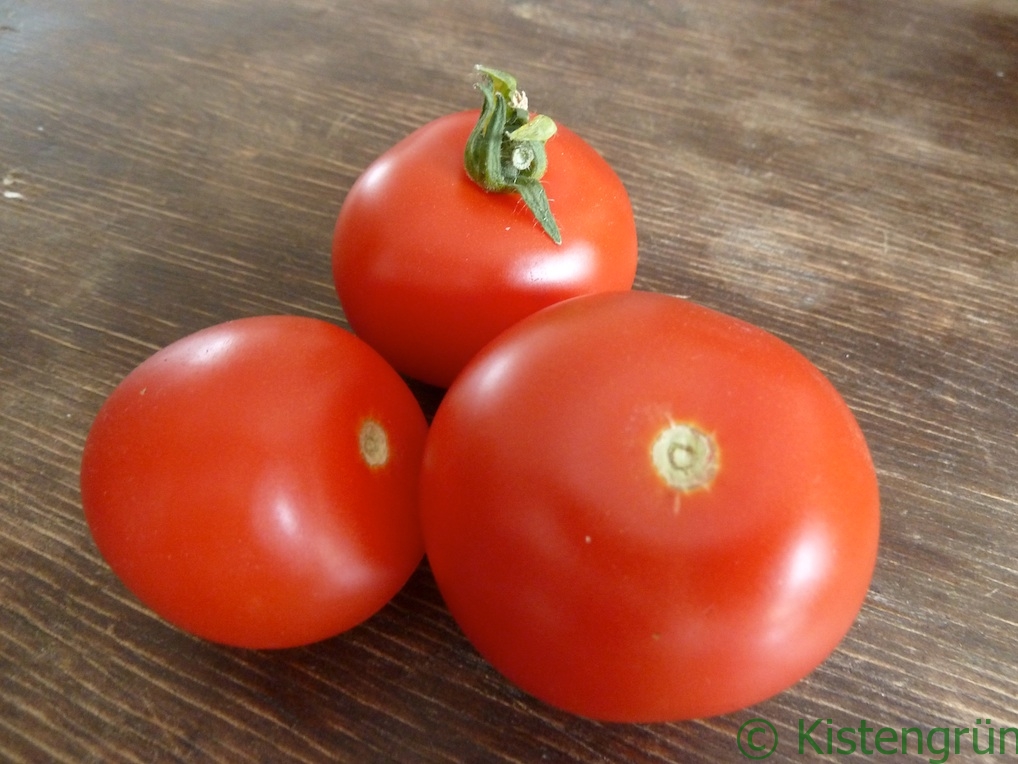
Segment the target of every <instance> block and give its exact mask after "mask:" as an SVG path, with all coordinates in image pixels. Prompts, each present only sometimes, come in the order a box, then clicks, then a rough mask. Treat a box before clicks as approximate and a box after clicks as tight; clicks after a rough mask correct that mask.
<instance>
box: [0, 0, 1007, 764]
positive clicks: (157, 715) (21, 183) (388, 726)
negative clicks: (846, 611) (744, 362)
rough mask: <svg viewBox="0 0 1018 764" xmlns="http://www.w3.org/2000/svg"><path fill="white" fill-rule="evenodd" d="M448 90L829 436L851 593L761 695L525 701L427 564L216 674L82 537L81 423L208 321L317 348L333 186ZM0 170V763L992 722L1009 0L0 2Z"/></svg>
mask: <svg viewBox="0 0 1018 764" xmlns="http://www.w3.org/2000/svg"><path fill="white" fill-rule="evenodd" d="M475 63H487V64H489V65H492V66H499V67H502V68H505V69H508V70H510V71H512V72H513V73H515V74H516V75H517V76H518V77H519V79H520V81H521V84H522V85H523V86H524V88H525V89H526V90H527V91H528V93H529V94H530V96H531V103H532V104H533V105H534V106H535V107H536V108H538V109H539V110H541V111H543V112H545V113H548V114H549V115H551V116H552V117H554V118H555V119H556V120H558V121H559V122H561V123H562V124H566V125H568V126H569V127H571V128H572V129H573V130H574V131H576V132H578V133H580V134H581V135H582V136H584V137H585V138H586V139H587V140H588V141H589V142H590V143H592V144H593V145H594V146H596V147H597V148H598V149H599V150H600V151H601V152H602V153H603V154H604V156H605V157H606V158H607V159H608V160H609V161H610V162H611V163H612V165H613V166H614V167H615V168H616V170H617V172H618V173H619V175H620V176H621V177H622V179H623V180H624V182H625V183H626V185H627V187H628V189H629V192H630V195H631V197H632V201H633V205H634V209H635V214H636V216H637V221H638V230H639V235H640V248H641V261H640V266H639V272H638V277H637V287H639V288H641V289H651V290H658V291H663V292H669V293H674V294H680V295H684V296H688V297H690V298H691V299H694V300H696V301H698V302H701V303H703V304H706V305H709V306H711V307H714V308H717V309H720V310H723V311H726V312H728V313H731V314H734V315H737V316H739V317H741V318H744V319H747V320H750V321H752V322H754V323H757V324H759V325H761V326H763V327H765V328H767V329H769V330H770V331H772V332H774V333H775V334H777V335H779V336H780V337H782V338H784V339H785V340H787V341H788V342H790V343H791V344H792V345H794V346H795V347H796V348H798V349H799V350H800V351H802V352H803V353H804V354H805V355H806V356H807V357H809V358H810V359H811V360H813V361H814V362H815V363H816V364H817V365H818V366H819V367H820V368H821V369H822V370H823V371H824V372H825V373H826V374H827V375H828V376H829V377H830V378H831V380H832V381H833V382H834V383H835V385H836V386H837V387H838V388H839V389H840V390H841V392H842V393H843V395H844V396H845V398H846V399H847V401H848V402H849V404H850V405H851V406H852V408H853V409H854V411H855V413H856V415H857V417H858V419H859V421H860V423H861V425H862V427H863V429H864V431H865V433H866V436H867V438H868V441H869V443H870V446H871V449H872V452H873V456H874V459H875V462H876V464H877V467H878V471H879V477H880V480H881V487H882V501H883V524H882V541H881V553H880V558H879V563H878V567H877V571H876V575H875V578H874V581H873V586H872V591H871V594H870V597H869V599H868V600H867V602H866V605H865V607H864V609H863V611H862V613H861V615H860V617H859V619H858V621H857V623H856V625H855V626H854V628H853V629H852V631H851V632H850V634H849V635H848V637H847V638H846V639H845V640H844V642H843V643H842V645H841V646H840V647H839V649H838V650H837V651H836V652H835V654H834V655H833V656H831V658H830V659H829V660H828V661H827V662H826V663H824V664H823V665H822V666H821V667H820V668H819V669H817V670H816V671H815V672H814V673H813V674H811V675H810V676H809V677H807V678H806V679H805V680H803V681H802V682H800V683H799V684H797V685H796V686H795V687H793V688H792V689H790V690H788V691H786V692H784V693H782V694H781V695H779V696H777V697H776V698H774V699H772V700H769V701H767V702H765V703H761V704H759V705H758V706H755V707H753V708H751V709H747V710H745V711H742V712H739V713H735V714H731V715H729V716H725V717H720V718H714V719H708V720H703V721H691V722H681V723H674V724H656V725H645V726H629V725H605V724H597V723H593V722H590V721H586V720H583V719H579V718H574V717H571V716H569V715H566V714H563V713H559V712H557V711H555V710H552V709H549V708H547V707H545V706H544V705H542V704H541V703H539V702H537V701H535V700H533V699H531V698H529V697H527V696H525V695H524V694H522V693H521V692H519V691H517V690H515V689H514V688H513V687H511V686H509V685H508V684H507V683H506V682H504V681H503V680H502V679H501V678H500V677H499V676H498V675H497V674H496V673H495V672H494V671H493V670H492V669H491V668H489V667H488V666H487V665H486V664H485V663H484V662H483V661H482V660H481V659H480V658H479V657H478V656H477V655H476V654H475V653H474V652H473V650H472V649H471V647H470V646H469V644H468V643H467V642H466V640H465V639H464V638H463V637H462V636H461V634H460V633H459V632H458V630H457V628H456V626H455V624H454V622H453V621H452V619H451V618H450V616H449V615H448V614H447V612H446V611H445V609H444V608H443V605H442V602H441V598H440V596H439V594H438V592H437V589H436V587H435V585H434V583H433V580H432V578H431V577H430V574H429V572H428V570H427V567H426V566H422V568H421V569H420V570H419V571H418V573H416V574H415V575H414V577H413V578H412V579H411V581H410V582H409V584H408V585H407V587H406V589H405V591H404V592H402V593H401V594H400V595H399V596H398V597H397V598H396V599H395V601H394V602H393V603H392V604H391V605H390V606H388V607H387V608H386V609H385V610H383V611H382V612H381V613H380V614H379V615H378V616H376V617H375V618H373V619H372V620H370V621H369V622H368V623H366V624H365V625H363V626H361V627H358V628H357V629H355V630H353V631H351V632H349V633H347V634H345V635H342V636H340V637H337V638H335V639H332V640H329V641H327V642H324V643H321V644H318V645H314V646H311V647H307V648H304V649H297V650H288V651H282V652H275V653H271V652H270V653H261V652H244V651H239V650H231V649H227V648H223V647H217V646H214V645H211V644H207V643H204V642H202V641H199V640H197V639H193V638H191V637H188V636H186V635H184V634H182V633H180V632H178V631H176V630H174V629H172V628H170V627H169V626H166V625H165V624H163V623H162V622H161V621H159V620H158V619H157V618H155V617H154V616H153V615H151V614H150V613H149V612H148V611H146V610H145V609H144V608H143V607H141V606H140V605H139V604H138V603H137V602H136V601H135V600H134V599H133V598H132V597H131V596H130V595H129V594H128V593H127V592H126V590H125V589H124V588H123V587H122V586H121V585H120V584H119V583H118V581H117V580H116V579H115V578H114V576H113V575H112V573H111V572H110V570H109V569H108V568H107V567H106V566H105V564H104V563H103V561H102V559H101V558H100V557H99V555H98V553H97V551H96V549H95V547H94V546H93V544H92V542H91V540H90V538H89V535H88V532H87V529H86V526H85V524H84V522H83V519H82V513H81V509H80V502H79V492H78V487H77V479H78V462H79V458H80V452H81V447H82V443H83V440H84V437H85V434H86V432H87V429H88V426H89V424H90V422H91V419H92V417H93V416H94V415H95V412H96V410H97V408H98V407H99V405H100V403H101V402H102V400H103V399H104V397H105V396H106V395H107V394H108V393H109V392H110V391H111V390H112V389H113V387H114V385H115V384H116V383H117V382H118V381H119V379H120V378H122V377H123V376H124V375H125V374H126V373H127V372H128V371H129V370H130V369H131V368H132V367H133V366H134V365H136V364H137V363H139V362H140V361H141V360H142V359H144V358H145V357H146V356H148V355H149V354H151V353H152V352H153V351H155V350H156V349H157V348H159V347H161V346H163V345H166V344H168V343H170V342H172V341H173V340H175V339H178V338H180V337H182V336H183V335H185V334H188V333H190V332H192V331H195V330H197V329H199V328H202V327H205V326H208V325H211V324H214V323H218V322H220V321H224V320H227V319H230V318H235V317H238V316H245V315H254V314H264V313H292V314H303V315H311V316H317V317H321V318H325V319H328V320H331V321H335V322H338V323H342V322H343V316H342V313H341V310H340V308H339V305H338V302H337V300H336V298H335V295H334V291H333V287H332V282H331V273H330V269H329V254H328V253H329V245H330V237H331V231H332V225H333V222H334V219H335V215H336V212H337V211H338V209H339V205H340V203H341V202H342V200H343V197H344V194H345V192H346V191H347V189H348V188H349V187H350V184H351V183H352V182H353V180H354V179H355V177H356V176H357V175H358V173H359V172H361V171H362V170H363V169H364V167H365V166H366V165H367V164H368V163H369V162H370V160H371V159H372V158H374V157H375V156H377V155H378V154H379V153H380V152H382V151H383V150H384V149H385V148H386V147H388V146H389V145H391V144H392V143H394V142H395V141H396V140H397V139H399V138H400V137H402V136H404V135H405V134H407V133H408V132H410V131H411V130H412V129H413V128H414V127H416V126H419V125H421V124H423V123H424V122H426V121H428V120H430V119H432V118H434V117H437V116H439V115H441V114H443V113H446V112H448V111H452V110H458V109H462V108H469V107H473V106H475V105H477V103H478V96H477V93H476V92H475V91H474V90H473V89H472V84H473V81H474V78H473V76H472V72H471V69H472V66H473V65H474V64H475ZM0 177H2V178H3V186H2V189H0V192H2V196H0V760H3V761H12V762H48V761H57V762H75V764H78V763H80V762H105V763H108V762H178V761H179V762H231V763H232V762H288V761H295V762H324V761H350V762H375V761H377V762H388V761H393V762H446V761H464V762H501V761H504V762H542V761H549V762H552V761H560V762H566V761H570V762H571V761H577V762H684V761H704V762H719V761H732V762H735V761H740V760H742V756H741V754H740V751H739V748H738V744H737V733H738V730H739V729H740V727H741V725H742V724H743V723H744V722H746V721H747V720H749V719H752V718H754V717H761V718H764V719H767V720H770V721H772V722H773V723H774V725H775V727H776V729H777V731H778V734H779V744H778V746H777V750H776V751H775V753H774V754H773V756H772V757H771V758H770V759H769V760H770V761H799V760H801V759H803V757H804V756H805V755H806V754H808V753H809V751H810V749H809V748H808V747H807V748H806V750H805V752H804V753H803V754H800V753H799V750H798V743H797V727H798V724H799V720H801V719H804V720H806V723H807V725H808V724H810V723H811V722H812V721H814V720H816V719H822V720H827V719H830V720H832V722H831V724H832V725H833V726H835V727H849V726H858V724H859V723H860V720H864V719H865V720H867V721H868V722H869V723H870V725H871V726H888V727H892V728H901V727H904V726H919V727H921V728H924V729H932V728H937V727H948V728H954V727H959V728H970V729H971V728H973V727H974V726H975V725H976V722H977V720H983V719H991V720H992V723H993V724H994V725H995V726H997V725H1000V726H1003V725H1008V724H1010V725H1018V700H1016V697H1018V561H1016V555H1018V489H1016V481H1018V478H1016V474H1018V443H1016V437H1018V306H1016V305H1018V2H1015V1H1014V0H880V1H876V0H875V1H874V2H863V1H862V0H844V1H835V0H820V1H818V2H807V0H763V1H761V2H750V1H747V0H674V1H672V0H659V1H656V2H640V3H628V2H623V0H597V2H594V1H593V0H569V1H567V2H547V3H545V2H516V1H507V2H487V1H486V0H477V1H475V2H467V1H466V0H453V1H452V2H445V3H435V2H431V1H430V0H404V1H402V2H396V0H372V1H371V2H367V0H364V1H363V2H342V1H341V0H163V1H162V2H150V1H146V0H74V2H69V1H68V0H0ZM417 390H418V392H419V393H420V396H421V400H422V403H423V405H424V406H425V408H426V409H427V410H428V411H429V412H432V411H433V410H434V408H435V406H436V405H437V403H438V395H437V394H436V393H435V392H434V391H432V390H429V389H426V388H417ZM827 726H828V725H826V724H825V725H824V726H823V728H822V729H826V727H827ZM823 734H825V733H821V734H820V735H819V736H818V737H817V739H820V740H823ZM982 740H983V741H985V738H983V739H982ZM970 741H971V738H970V737H963V738H962V739H961V740H960V750H959V751H958V752H955V751H953V750H952V752H951V756H952V760H957V761H963V760H971V757H972V752H971V742H970ZM870 744H871V745H872V738H871V739H870ZM982 744H983V742H981V743H980V745H982ZM1010 745H1011V747H1009V748H1008V753H1009V755H1010V756H1011V757H1013V758H1014V759H1015V760H1016V761H1018V752H1015V751H1014V749H1013V745H1014V743H1013V742H1012V743H1011V744H1010ZM813 758H814V759H816V758H817V756H816V754H814V757H813ZM826 758H837V757H835V756H833V755H832V756H826ZM870 758H876V759H880V758H882V757H881V756H879V755H874V756H873V757H870ZM883 758H886V757H883ZM930 758H931V755H930V754H929V753H927V754H925V755H924V756H921V757H918V758H917V760H924V761H925V760H930ZM934 758H936V757H935V756H934Z"/></svg>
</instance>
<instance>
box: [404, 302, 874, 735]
mask: <svg viewBox="0 0 1018 764" xmlns="http://www.w3.org/2000/svg"><path fill="white" fill-rule="evenodd" d="M421 504H422V525H423V529H424V540H425V549H426V552H427V556H428V559H429V561H430V565H431V568H432V570H433V572H434V575H435V578H436V580H437V582H438V585H439V588H440V590H441V592H442V594H443V596H444V598H445V600H446V602H447V604H448V607H449V609H450V611H451V612H452V614H453V616H454V617H455V618H456V620H457V621H458V622H459V624H460V625H461V627H462V629H463V631H464V632H465V634H466V635H467V637H468V638H469V639H470V640H471V641H472V642H473V644H474V645H475V646H476V647H477V649H478V650H479V651H480V652H481V654H482V655H484V656H485V657H486V658H487V659H488V660H489V661H490V662H491V663H492V664H493V665H494V666H495V668H497V669H498V670H500V671H501V672H502V673H503V674H505V676H507V677H508V678H509V679H510V680H512V681H513V682H515V683H516V684H518V685H519V686H520V687H522V688H523V689H524V690H527V691H529V692H530V693H532V694H533V695H535V696H537V697H538V698H541V699H542V700H544V701H546V702H548V703H550V704H553V705H555V706H558V707H560V708H562V709H565V710H567V711H571V712H574V713H577V714H580V715H583V716H588V717H594V718H598V719H604V720H616V721H640V722H646V721H657V720H674V719H683V718H696V717H704V716H710V715H714V714H720V713H725V712H729V711H733V710H735V709H738V708H741V707H744V706H747V705H750V704H752V703H755V702H757V701H760V700H763V699H765V698H767V697H769V696H771V695H773V694H775V693H777V692H779V691H781V690H783V689H785V688H787V687H789V686H790V685H791V684H793V683H794V682H796V681H797V680H798V679H800V678H801V677H803V676H805V675H806V674H807V673H809V672H810V671H811V670H812V669H813V668H815V667H816V666H817V665H818V664H820V663H821V662H822V661H823V660H824V659H825V658H826V657H827V656H828V655H829V654H830V652H831V651H832V650H833V649H834V648H835V646H836V645H837V644H838V642H839V641H840V640H841V638H842V637H843V636H844V634H845V633H846V632H847V630H848V629H849V627H850V626H851V624H852V622H853V621H854V619H855V616H856V614H857V613H858V611H859V609H860V607H861V605H862V602H863V600H864V598H865V596H866V592H867V589H868V587H869V582H870V578H871V575H872V571H873V567H874V564H875V559H876V552H877V538H878V531H879V497H878V491H877V481H876V476H875V473H874V469H873V465H872V462H871V460H870V456H869V452H868V450H867V447H866V443H865V441H864V440H863V436H862V434H861V432H860V430H859V427H858V426H857V424H856V421H855V419H854V418H853V417H852V414H851V413H850V412H849V409H848V408H847V406H846V405H845V403H844V402H843V400H842V399H841V397H840V396H839V395H838V393H837V392H836V391H835V389H834V388H833V387H832V386H831V384H830V383H829V382H828V381H827V379H826V378H825V377H824V376H823V375H822V374H821V373H820V372H819V371H818V370H817V369H816V367H814V366H813V365H812V364H810V363H809V362H808V361H807V360H806V359H805V358H804V357H803V356H801V355H800V354H799V353H797V352H796V351H795V350H793V349H792V348H791V347H789V346H788V345H787V344H785V343H784V342H782V341H781V340H779V339H777V338H775V337H774V336H773V335H771V334H768V333H766V332H765V331H763V330H761V329H758V328H756V327H753V326H751V325H749V324H746V323H744V322H742V321H739V320H737V319H735V318H731V317H728V316H725V315H723V314H720V313H717V312H714V311H712V310H709V309H706V308H703V307H699V306H697V305H694V304H692V303H689V302H686V301H683V300H680V299H678V298H674V297H668V296H665V295H658V294H651V293H644V292H626V293H618V294H608V295H596V296H589V297H580V298H576V299H574V300H570V301H567V302H563V303H561V304H558V305H555V306H552V307H550V308H547V309H545V310H544V311H542V312H540V313H538V314H536V315H534V316H531V317H530V318H528V319H525V320H524V321H523V322H521V323H520V324H518V325H517V326H515V327H513V328H512V329H510V330H508V331H507V332H506V333H504V334H503V335H502V336H500V337H499V338H498V339H497V340H495V341H494V342H493V343H491V344H490V345H489V346H488V347H486V348H485V349H484V350H483V351H482V352H481V354H480V355H479V356H478V357H476V358H475V359H474V360H473V361H472V362H471V363H470V364H469V365H468V366H467V368H466V369H464V371H463V373H462V375H461V376H460V377H459V378H458V379H457V380H456V382H455V383H454V384H453V385H452V387H451V388H450V389H449V390H448V392H447V393H446V396H445V398H444V400H443V401H442V403H441V405H440V406H439V409H438V412H437V414H436V416H435V418H434V421H433V422H432V428H431V431H430V433H429V435H428V440H427V443H426V446H425V454H424V465H423V468H422V474H421Z"/></svg>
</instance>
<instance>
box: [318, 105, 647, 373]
mask: <svg viewBox="0 0 1018 764" xmlns="http://www.w3.org/2000/svg"><path fill="white" fill-rule="evenodd" d="M478 113H479V112H477V111H469V112H463V113H459V114H451V115H448V116H445V117H442V118H440V119H437V120H435V121H434V122H431V123H429V124H427V125H425V126H424V127H422V128H420V129H418V130H417V131H416V132H414V133H412V134H411V135H410V136H408V137H407V138H405V139H403V140H402V141H401V142H400V143H398V144H396V145H395V146H393V147H392V148H391V149H389V150H388V151H387V152H385V153H384V154H382V156H381V157H379V158H378V159H377V160H376V161H375V162H374V163H372V165H371V166H370V167H369V168H368V169H367V171H366V172H365V173H364V174H363V175H362V176H361V177H360V178H359V179H358V180H357V182H356V183H354V185H353V187H352V188H351V189H350V192H349V194H347V197H346V199H345V200H344V202H343V206H342V209H341V210H340V213H339V218H338V220H337V222H336V229H335V236H334V240H333V250H332V269H333V276H334V279H335V283H336V289H337V292H338V294H339V299H340V302H341V304H342V306H343V310H344V312H345V314H346V317H347V319H348V320H349V322H350V325H351V326H352V327H353V329H354V331H355V332H356V333H357V334H358V335H359V336H361V337H362V338H363V339H365V340H366V341H367V342H368V343H369V344H370V345H371V346H372V347H374V348H376V349H377V350H378V351H379V352H380V353H381V354H382V355H383V356H384V357H385V358H386V359H387V360H388V361H389V362H390V363H392V364H393V366H395V367H396V369H397V370H399V371H400V372H402V373H404V374H406V375H408V376H411V377H414V378H416V379H420V380H422V381H425V382H428V383H431V384H433V385H438V386H440V387H446V386H448V384H449V383H450V382H451V381H452V380H453V378H454V377H455V375H456V374H457V373H458V372H459V370H460V369H461V368H462V367H463V365H464V364H465V363H466V362H467V361H468V360H469V359H470V358H471V357H472V356H473V355H474V354H475V353H476V352H477V351H478V350H480V348H481V347H482V346H483V345H484V344H485V343H487V342H488V341H489V340H490V339H492V338H493V337H494V336H495V335H496V334H498V333H499V332H501V331H502V330H503V329H506V328H508V327H509V326H511V325H512V324H514V323H516V322H517V321H518V320H519V319H521V318H523V317H524V316H527V315H529V314H530V313H533V312H534V311H536V310H538V309H540V308H543V307H545V306H547V305H550V304H552V303H554V302H558V301H560V300H563V299H566V298H568V297H573V296H575V295H580V294H588V293H592V292H601V291H614V290H619V289H629V288H630V287H631V286H632V284H633V279H634V276H635V274H636V226H635V223H634V221H633V213H632V208H631V207H630V203H629V197H628V196H627V194H626V190H625V188H624V187H623V185H622V182H621V181H620V180H619V178H618V176H617V175H616V174H615V172H614V171H613V170H612V169H611V167H610V166H609V165H608V163H607V162H605V160H604V159H603V158H602V157H601V156H600V155H599V154H598V153H597V152H596V151H595V150H594V149H593V148H591V146H590V145H589V144H587V143H585V142H584V141H583V140H582V139H581V138H580V137H579V136H577V135H576V134H575V133H573V132H571V131H569V130H568V129H566V128H563V127H561V126H560V127H559V128H558V132H557V133H556V134H555V135H554V136H553V137H552V138H551V139H550V140H549V141H548V143H547V146H546V150H547V155H548V169H547V172H546V173H545V175H544V176H543V178H542V179H541V182H542V184H543V185H544V187H545V190H546V193H547V195H548V198H549V199H550V204H551V210H552V212H553V214H554V216H555V218H556V220H557V221H558V226H559V228H560V230H561V233H562V244H561V245H557V244H555V243H554V242H553V241H552V240H551V239H550V238H549V237H548V235H547V234H546V233H545V232H544V231H543V230H542V229H541V226H540V225H539V224H538V223H537V222H536V220H535V219H534V215H533V214H532V213H531V211H530V210H528V209H527V207H526V206H525V205H524V203H523V202H522V201H521V199H520V197H519V196H518V195H516V194H504V193H491V192H487V191H484V190H483V189H482V188H481V187H480V186H479V185H477V184H476V183H474V182H473V181H472V180H471V179H470V178H469V176H468V175H467V173H466V170H465V169H464V165H463V153H464V146H465V145H466V142H467V136H468V135H469V134H470V131H471V129H472V128H473V126H474V123H475V122H476V121H477V117H478Z"/></svg>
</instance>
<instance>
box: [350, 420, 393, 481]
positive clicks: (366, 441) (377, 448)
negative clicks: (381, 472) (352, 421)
mask: <svg viewBox="0 0 1018 764" xmlns="http://www.w3.org/2000/svg"><path fill="white" fill-rule="evenodd" d="M357 443H358V445H359V446H360V451H361V458H362V459H363V460H364V463H365V464H367V465H368V466H369V467H370V468H371V469H378V468H379V467H384V466H385V464H386V462H388V461H389V436H388V435H386V432H385V429H384V428H383V427H382V425H380V424H379V423H378V422H376V421H375V420H374V419H365V420H364V421H363V422H362V423H361V429H360V432H359V433H358V435H357Z"/></svg>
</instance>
